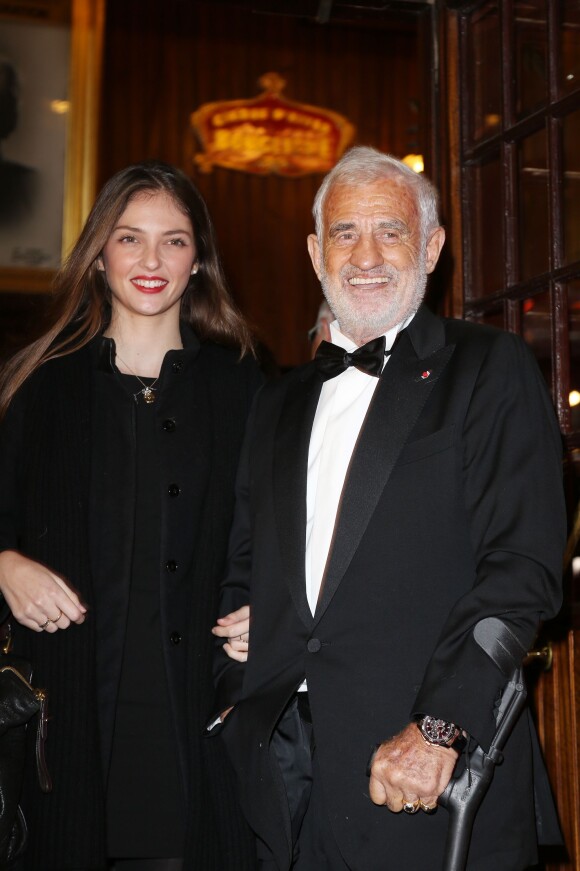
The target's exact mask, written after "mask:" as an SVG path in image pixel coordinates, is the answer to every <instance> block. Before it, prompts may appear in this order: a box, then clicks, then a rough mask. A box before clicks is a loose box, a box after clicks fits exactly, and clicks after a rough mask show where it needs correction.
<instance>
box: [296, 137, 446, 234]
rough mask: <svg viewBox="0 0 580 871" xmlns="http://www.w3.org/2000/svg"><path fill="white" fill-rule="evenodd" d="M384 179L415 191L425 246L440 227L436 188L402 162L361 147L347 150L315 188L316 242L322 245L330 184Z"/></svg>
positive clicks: (370, 181)
mask: <svg viewBox="0 0 580 871" xmlns="http://www.w3.org/2000/svg"><path fill="white" fill-rule="evenodd" d="M387 178H390V179H395V180H396V181H400V183H402V184H406V185H407V186H408V187H409V188H412V189H413V191H414V192H415V197H416V202H417V207H418V209H419V216H420V224H421V237H422V240H423V244H425V243H426V242H427V239H428V236H429V234H430V233H431V232H432V231H433V230H435V229H436V228H437V227H439V226H440V221H439V194H438V192H437V188H436V187H435V185H434V184H433V183H432V182H431V181H429V179H428V178H427V177H426V176H424V175H422V174H419V173H416V172H414V170H412V169H411V168H410V167H408V166H407V165H406V164H405V163H403V161H402V160H398V159H397V158H396V157H393V156H392V155H390V154H383V153H382V152H381V151H377V149H376V148H370V147H368V146H363V145H358V146H356V147H355V148H350V149H349V150H348V151H347V152H346V153H345V154H344V155H343V156H342V157H341V159H340V160H339V161H338V163H337V164H336V166H334V167H333V168H332V169H331V170H330V172H329V173H328V174H327V175H326V176H325V177H324V180H323V182H322V184H321V185H320V187H319V189H318V193H317V194H316V197H315V198H314V206H313V208H312V214H313V215H314V223H315V226H316V235H317V236H318V240H319V242H321V243H322V238H323V230H324V218H323V213H324V203H325V202H326V198H327V196H328V194H329V192H330V189H331V188H332V187H333V186H334V185H343V184H344V185H352V184H354V185H359V184H371V183H372V182H375V181H380V180H381V179H387Z"/></svg>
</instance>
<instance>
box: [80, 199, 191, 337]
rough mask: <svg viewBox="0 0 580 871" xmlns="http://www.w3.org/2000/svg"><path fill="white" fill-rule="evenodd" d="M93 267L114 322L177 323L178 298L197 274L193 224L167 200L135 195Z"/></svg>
mask: <svg viewBox="0 0 580 871" xmlns="http://www.w3.org/2000/svg"><path fill="white" fill-rule="evenodd" d="M97 265H98V268H99V269H102V270H104V271H105V274H106V277H107V283H108V285H109V287H110V289H111V297H112V299H111V304H112V309H113V317H114V318H119V317H122V318H126V317H129V318H130V319H131V320H133V321H135V320H138V319H140V318H143V317H145V318H151V317H156V318H158V317H163V318H165V317H170V318H175V319H176V320H179V307H180V301H181V297H182V296H183V293H184V291H185V288H186V287H187V284H188V281H189V278H190V275H191V274H192V273H195V272H197V251H196V247H195V239H194V236H193V228H192V226H191V221H190V220H189V218H188V217H187V215H185V214H184V213H183V212H182V211H181V210H180V209H178V208H177V206H176V204H175V202H174V201H173V200H172V198H171V197H170V196H169V195H168V194H166V193H163V192H161V191H157V192H151V193H149V192H144V193H141V194H137V195H136V196H135V197H134V198H133V199H132V200H130V202H129V204H128V205H127V208H126V209H125V211H124V212H123V214H122V215H121V217H120V218H119V220H118V222H117V225H116V227H115V229H114V230H113V232H112V233H111V235H110V237H109V240H108V242H107V244H106V245H105V247H104V248H103V252H102V255H101V257H99V259H98V261H97Z"/></svg>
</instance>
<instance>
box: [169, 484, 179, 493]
mask: <svg viewBox="0 0 580 871" xmlns="http://www.w3.org/2000/svg"><path fill="white" fill-rule="evenodd" d="M167 492H168V493H169V495H170V496H179V494H180V493H181V490H180V488H179V485H178V484H170V485H169V487H168V488H167Z"/></svg>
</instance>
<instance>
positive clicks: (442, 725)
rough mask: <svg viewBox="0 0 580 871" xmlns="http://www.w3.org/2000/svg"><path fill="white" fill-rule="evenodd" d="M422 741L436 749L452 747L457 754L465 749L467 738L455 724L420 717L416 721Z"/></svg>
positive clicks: (433, 718)
mask: <svg viewBox="0 0 580 871" xmlns="http://www.w3.org/2000/svg"><path fill="white" fill-rule="evenodd" d="M417 728H418V729H419V731H420V733H421V735H422V736H423V740H424V741H426V742H427V744H435V745H436V746H437V747H453V749H454V750H457V752H458V753H461V751H462V750H463V749H464V748H465V745H466V744H467V738H466V737H465V735H464V734H463V732H462V731H461V729H460V728H459V726H456V725H455V723H448V722H447V720H438V719H437V717H429V716H425V717H421V719H420V720H418V721H417Z"/></svg>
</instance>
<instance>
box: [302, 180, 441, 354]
mask: <svg viewBox="0 0 580 871" xmlns="http://www.w3.org/2000/svg"><path fill="white" fill-rule="evenodd" d="M323 220H324V228H323V239H322V243H319V241H318V238H317V237H316V236H315V235H311V236H309V237H308V250H309V253H310V257H311V258H312V263H313V266H314V270H315V272H316V274H317V275H318V278H319V279H320V282H321V284H322V289H323V291H324V295H325V296H326V298H327V300H328V304H329V305H330V308H331V309H332V311H333V312H334V314H335V316H336V318H337V320H338V323H339V325H340V329H341V331H342V332H343V333H344V334H345V335H346V336H348V337H349V338H351V339H352V340H353V341H355V342H356V343H357V344H359V345H360V344H363V343H364V342H366V341H369V339H373V338H375V337H376V336H379V335H381V334H382V333H385V332H387V330H389V329H391V328H392V327H394V326H396V325H397V324H399V323H401V321H403V320H405V318H406V317H408V316H409V315H410V314H411V313H412V312H414V311H416V310H417V308H418V307H419V305H420V303H421V300H422V299H423V296H424V295H425V287H426V284H427V275H428V274H429V273H430V272H432V271H433V269H434V268H435V265H436V263H437V260H438V258H439V253H440V251H441V248H442V246H443V242H444V240H445V232H444V230H443V228H442V227H438V228H437V229H436V230H434V231H433V232H432V233H431V235H430V237H429V238H428V239H427V240H426V244H423V243H422V239H421V226H420V219H419V211H418V208H417V204H416V201H415V194H414V192H413V190H412V189H411V188H409V186H408V185H406V184H405V183H404V182H400V181H398V180H397V179H392V178H387V179H381V180H380V181H376V182H372V183H369V184H360V185H347V184H340V185H335V186H334V187H332V188H331V189H330V191H329V193H328V196H327V198H326V202H325V205H324V213H323Z"/></svg>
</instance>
